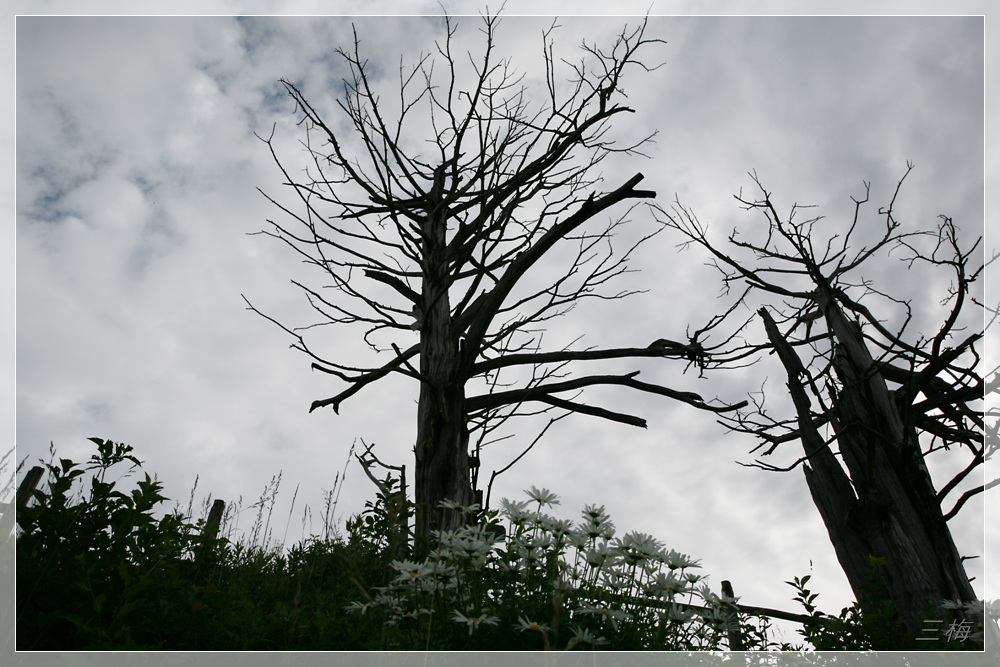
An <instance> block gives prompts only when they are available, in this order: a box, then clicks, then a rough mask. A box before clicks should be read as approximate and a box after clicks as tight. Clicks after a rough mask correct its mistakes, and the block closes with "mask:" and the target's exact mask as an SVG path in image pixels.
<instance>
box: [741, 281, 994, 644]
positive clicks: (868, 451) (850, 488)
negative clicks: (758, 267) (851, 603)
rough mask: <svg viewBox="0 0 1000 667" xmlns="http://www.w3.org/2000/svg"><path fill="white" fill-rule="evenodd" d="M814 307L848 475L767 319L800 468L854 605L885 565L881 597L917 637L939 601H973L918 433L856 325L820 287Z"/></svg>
mask: <svg viewBox="0 0 1000 667" xmlns="http://www.w3.org/2000/svg"><path fill="white" fill-rule="evenodd" d="M817 305H818V306H819V308H820V311H821V312H822V313H824V314H825V316H826V319H827V323H828V325H829V327H830V330H831V331H832V333H833V335H834V338H835V340H836V348H835V354H834V358H833V365H834V369H835V371H836V372H837V375H838V379H839V381H840V387H839V388H835V387H831V388H830V392H831V399H832V401H833V414H832V423H833V426H834V432H835V434H836V440H837V444H838V448H839V450H840V453H841V455H842V457H843V460H844V465H846V467H847V471H846V472H845V471H844V468H843V467H842V466H841V464H840V462H839V461H838V460H837V458H836V457H835V456H834V454H833V452H831V451H830V448H829V446H828V445H827V444H826V443H825V442H824V441H823V439H822V437H821V436H820V434H819V433H818V432H817V429H816V427H815V426H814V424H813V420H812V416H811V414H810V402H809V398H808V395H807V394H806V391H805V386H804V383H803V379H804V377H805V370H804V368H803V367H802V364H801V362H800V360H799V358H798V356H797V355H796V353H795V351H794V350H793V348H792V347H791V345H790V344H789V343H788V341H787V340H786V339H785V338H784V337H783V336H782V335H781V334H780V332H779V331H778V328H777V326H776V325H775V323H774V321H773V319H772V318H771V317H770V315H769V314H768V312H767V311H766V310H764V309H761V311H760V315H761V317H762V318H763V320H764V325H765V328H766V330H767V334H768V338H769V340H770V341H771V343H772V345H774V348H775V350H776V351H777V352H778V355H779V357H780V359H781V361H782V364H783V365H784V366H785V370H786V371H787V373H788V387H789V390H790V392H791V395H792V398H793V401H794V402H795V408H796V412H797V416H798V425H799V429H800V434H801V437H802V443H803V447H804V449H805V453H806V456H807V457H808V462H807V464H806V465H804V466H803V470H804V471H805V476H806V481H807V483H808V485H809V490H810V493H811V494H812V497H813V500H814V502H815V504H816V507H817V508H818V509H819V511H820V514H821V516H822V517H823V522H824V523H825V524H826V527H827V531H828V532H829V534H830V539H831V541H832V543H833V546H834V549H835V550H836V553H837V558H838V560H839V561H840V564H841V566H842V567H843V568H844V572H845V574H846V575H847V578H848V581H849V582H850V584H851V588H852V589H853V591H854V594H855V596H856V598H857V600H858V601H859V602H860V603H861V604H862V605H864V604H865V603H866V602H869V601H870V600H871V598H872V596H873V595H877V594H878V593H879V591H877V590H872V588H871V585H870V579H869V574H870V571H871V570H870V567H871V566H870V564H869V559H870V557H872V556H874V557H876V558H879V559H882V561H884V563H885V564H884V565H883V566H881V567H880V572H879V573H880V575H881V580H880V583H881V586H882V591H881V594H884V595H886V596H887V597H888V599H890V600H892V601H893V603H894V605H895V609H896V612H897V614H898V617H899V620H900V621H901V622H902V623H903V625H904V626H905V627H906V630H907V632H908V634H909V636H910V637H913V638H916V637H918V636H920V632H921V628H922V624H923V619H922V617H921V614H927V613H931V614H933V613H934V610H935V609H936V608H937V605H938V604H939V603H940V601H941V600H963V601H971V600H975V599H976V596H975V593H974V591H973V589H972V586H971V584H970V583H969V580H968V576H967V575H966V572H965V568H964V567H963V565H962V561H961V558H960V556H959V553H958V550H957V548H956V547H955V544H954V541H953V540H952V537H951V533H950V532H949V530H948V527H947V525H946V523H945V520H944V517H943V515H942V512H941V506H940V503H939V502H938V500H937V494H936V492H935V490H934V487H933V484H932V482H931V479H930V475H929V474H928V472H927V469H926V467H925V465H924V462H923V458H922V456H921V450H920V443H919V442H918V440H917V434H916V430H915V429H913V428H912V427H909V428H907V427H906V426H905V425H904V422H903V420H902V419H901V416H900V413H899V410H898V408H897V406H896V404H895V402H894V401H893V399H892V394H891V392H890V391H889V390H888V388H887V386H886V383H885V379H884V378H883V377H882V376H881V374H880V373H879V372H878V371H877V368H876V366H875V365H874V363H873V361H872V358H871V355H870V353H869V352H868V349H867V347H866V345H865V343H864V340H863V338H862V336H861V331H860V328H859V327H858V325H857V324H855V323H853V322H850V321H849V320H848V319H847V318H846V317H845V316H844V313H843V311H842V310H841V308H840V306H839V305H838V304H837V303H836V301H835V300H834V299H833V298H832V297H831V296H830V295H828V294H826V293H824V291H823V290H820V291H819V292H818V295H817Z"/></svg>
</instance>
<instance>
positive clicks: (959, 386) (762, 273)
mask: <svg viewBox="0 0 1000 667" xmlns="http://www.w3.org/2000/svg"><path fill="white" fill-rule="evenodd" d="M911 169H912V165H908V168H907V171H906V174H909V172H910V170H911ZM905 178H906V175H904V176H903V179H900V181H899V183H898V184H897V187H896V194H894V195H893V198H892V201H891V202H890V204H889V205H888V206H887V207H885V208H883V209H881V210H880V211H879V213H880V215H881V217H882V218H883V219H884V228H883V229H882V233H881V234H880V236H879V237H878V238H875V239H874V240H872V242H870V244H869V245H866V246H863V247H860V248H855V247H853V246H854V244H855V243H856V240H855V238H854V237H855V236H856V235H857V232H858V229H859V227H861V228H864V227H867V228H868V229H871V223H868V224H867V225H866V224H865V223H866V222H867V221H864V222H861V221H859V216H860V213H861V211H862V208H863V205H864V204H865V203H867V201H868V185H867V184H866V186H865V187H866V193H865V197H864V198H862V199H860V200H858V199H856V200H854V201H855V207H854V216H853V219H852V220H850V222H849V224H843V225H836V226H835V227H834V229H832V230H831V229H830V228H829V227H828V226H827V223H823V222H822V220H823V219H822V218H821V217H814V218H811V219H808V220H797V219H796V214H797V213H801V208H802V207H797V206H796V207H793V208H792V210H791V213H790V214H789V215H788V216H787V217H786V218H783V217H781V216H780V215H779V213H778V211H777V209H776V208H775V205H774V203H773V200H772V199H771V196H770V193H768V192H767V191H766V190H765V189H764V187H763V186H762V185H761V184H760V181H759V180H758V179H757V177H756V175H754V176H753V179H754V182H755V184H756V186H757V187H758V188H759V192H760V196H759V198H757V199H745V198H743V197H742V196H737V199H738V200H739V201H740V203H741V204H742V205H743V206H744V207H745V208H747V209H749V210H755V211H760V212H761V213H763V218H764V222H765V225H764V229H763V231H762V232H761V233H760V234H759V235H756V236H754V235H753V233H752V232H751V233H747V232H746V230H741V231H743V232H744V233H741V234H739V235H738V234H737V233H736V232H735V231H734V232H733V234H732V235H730V236H729V238H728V245H723V246H719V245H716V244H714V243H713V242H712V241H710V240H709V238H708V236H707V230H706V228H705V227H704V226H703V225H702V224H701V223H700V222H699V221H698V219H697V218H696V217H695V215H694V214H693V213H692V212H691V211H690V210H689V209H686V208H684V207H683V206H681V205H680V204H679V203H678V204H677V205H675V206H674V208H673V209H672V210H671V211H669V212H665V213H666V217H665V223H666V224H667V225H668V226H669V227H672V228H673V229H675V230H677V231H679V232H681V233H682V234H683V235H684V236H685V237H686V240H685V244H694V245H700V246H701V247H703V248H704V249H706V250H707V251H708V252H709V253H710V255H711V257H712V262H713V263H714V265H715V266H716V267H717V268H718V269H719V270H720V271H721V273H722V280H723V284H724V286H725V290H726V291H727V292H728V291H729V289H730V288H732V287H735V286H737V285H741V286H742V287H743V288H744V289H743V291H742V294H741V296H740V297H739V299H738V300H737V305H739V304H744V305H749V304H751V303H754V302H755V301H756V303H758V304H761V303H763V304H764V305H762V307H760V308H759V310H758V311H757V314H758V315H759V317H760V320H761V321H762V323H763V330H764V337H763V340H761V339H760V338H759V337H758V338H757V341H756V342H751V341H748V337H752V333H750V331H752V326H751V325H752V320H753V318H752V317H751V319H750V320H747V321H746V322H742V323H737V324H738V326H734V327H732V328H729V329H725V327H724V326H723V322H725V321H726V320H731V319H733V318H732V314H733V313H735V312H737V311H736V310H735V306H734V308H732V309H730V310H729V311H728V312H727V313H726V315H725V316H720V317H717V318H714V319H713V320H712V321H710V322H709V324H708V326H707V327H706V328H705V329H703V330H702V331H701V332H700V333H701V334H702V335H705V334H707V333H708V332H710V331H713V330H715V333H716V334H719V333H720V332H722V331H723V330H725V331H727V333H726V334H724V335H723V338H724V340H723V341H721V342H719V343H717V344H714V345H713V344H706V354H707V355H708V359H709V361H708V363H707V367H708V368H722V369H724V368H728V367H732V366H738V365H745V364H746V363H747V362H748V361H750V360H751V359H753V358H755V357H757V356H758V355H759V354H760V353H761V352H762V351H765V350H766V351H769V352H772V353H776V355H777V357H778V359H780V361H781V363H782V365H783V366H784V369H785V371H786V375H787V388H788V391H789V393H790V395H791V399H792V403H793V405H794V415H793V416H791V417H785V418H775V417H773V416H772V415H771V414H769V413H768V412H767V411H766V410H765V407H764V403H763V397H762V395H761V398H755V399H754V401H753V403H754V405H753V408H752V409H750V410H748V411H743V410H741V411H739V412H738V413H737V414H736V415H735V416H733V417H731V418H724V419H723V421H722V423H724V424H726V425H727V426H729V427H730V428H733V429H735V430H737V431H741V432H745V433H750V434H753V435H754V436H756V437H757V438H759V439H760V440H761V441H762V443H761V445H759V446H758V447H757V448H755V450H754V451H757V449H760V448H761V447H764V446H768V447H767V449H766V450H765V451H764V452H763V455H764V456H768V455H771V454H773V453H774V452H775V451H776V450H777V448H778V446H779V445H782V444H784V443H789V442H794V441H800V442H801V444H802V448H803V450H804V452H803V454H804V455H803V456H801V457H800V458H798V460H796V461H795V462H794V463H793V464H792V465H790V466H786V467H780V466H775V465H773V464H767V463H764V462H763V461H761V460H760V459H758V460H757V461H756V462H755V463H754V464H752V465H754V466H757V467H761V468H764V469H767V470H772V471H787V470H792V469H794V468H795V467H797V466H799V465H801V466H802V469H803V471H804V473H805V477H806V481H807V483H808V486H809V490H810V493H811V495H812V499H813V502H814V503H815V505H816V507H817V508H818V510H819V512H820V514H821V516H822V517H823V521H824V523H825V524H826V527H827V531H828V532H829V534H830V539H831V541H832V543H833V546H834V549H835V550H836V553H837V557H838V559H839V561H840V563H841V566H842V567H843V569H844V572H845V573H846V575H847V578H848V581H849V582H850V584H851V587H852V588H853V590H854V593H855V595H856V596H857V599H858V601H859V602H861V603H862V605H865V604H866V603H867V602H869V601H870V599H871V597H872V596H873V595H876V593H874V592H873V591H872V589H871V587H870V585H868V582H869V573H870V567H871V562H872V561H871V557H875V558H876V559H880V560H878V561H876V562H879V563H882V565H881V567H880V573H881V575H882V578H881V581H882V584H883V589H882V591H881V594H883V595H887V596H888V598H889V599H891V600H892V601H893V603H894V605H895V607H896V610H897V612H898V614H899V620H900V621H901V622H902V623H903V624H904V625H905V626H906V628H907V630H908V632H909V636H910V637H913V638H915V637H918V636H920V630H921V624H922V617H921V614H925V613H932V614H933V613H935V609H936V608H937V605H939V604H940V602H941V601H942V600H960V601H972V600H975V594H974V592H973V589H972V586H971V585H970V583H969V579H968V576H967V574H966V572H965V568H964V566H963V562H962V561H963V559H962V557H961V556H960V554H959V552H958V549H957V548H956V547H955V543H954V541H953V539H952V535H951V532H950V531H949V529H948V525H947V521H948V520H949V519H950V518H952V517H953V516H955V515H956V513H957V512H958V511H959V509H960V508H961V507H962V506H963V505H964V504H965V502H966V501H967V500H969V498H971V497H974V496H975V495H976V494H978V493H981V492H983V491H984V490H986V488H988V487H989V486H993V485H995V484H996V483H997V482H996V480H994V481H993V482H991V483H989V484H979V485H975V486H974V487H972V488H969V489H967V490H965V491H964V493H962V495H961V496H959V497H958V498H957V499H954V498H953V496H954V493H953V492H955V491H956V489H957V488H959V485H960V484H962V482H963V481H967V480H969V479H970V477H969V476H970V475H971V474H972V473H973V472H974V471H976V470H977V469H980V466H982V464H983V461H984V458H985V456H986V455H987V453H988V452H987V445H986V444H985V443H984V431H985V423H984V413H983V398H984V388H985V387H984V382H983V377H982V369H981V363H980V362H981V360H980V357H979V354H978V352H977V349H976V346H977V344H978V343H979V342H980V339H982V337H983V332H982V331H981V330H979V328H978V323H976V321H975V320H974V319H972V320H971V321H972V322H973V326H972V327H971V329H970V330H963V324H968V322H969V321H970V318H969V316H968V314H967V313H966V312H965V311H966V309H967V307H968V305H969V303H970V299H972V297H973V296H974V294H975V292H974V291H972V288H973V286H974V283H975V282H976V280H977V279H978V278H979V276H980V274H981V272H982V270H983V264H981V263H980V262H979V261H978V257H979V254H978V253H977V248H978V247H979V240H977V241H975V242H974V243H972V244H971V247H969V248H968V249H963V246H962V244H961V243H960V240H959V235H958V230H957V227H956V225H955V224H954V223H953V221H952V220H951V219H950V218H946V217H941V218H939V220H940V223H939V224H938V225H937V228H936V229H933V230H927V229H925V230H923V231H915V232H903V231H902V230H901V229H900V223H899V222H898V221H897V220H896V218H895V215H894V212H893V204H894V203H895V200H896V195H898V193H899V190H900V187H901V186H902V183H903V180H905ZM859 222H860V225H859ZM928 241H929V242H928ZM890 249H892V250H897V251H901V252H902V253H903V254H904V255H905V256H904V258H903V259H904V261H905V263H906V264H907V268H911V267H913V266H914V265H916V264H927V265H930V266H931V267H932V268H934V269H940V270H942V271H947V272H949V273H950V274H951V275H950V276H948V277H950V279H951V287H950V289H949V290H948V292H947V294H945V295H944V296H945V300H944V301H943V302H942V304H943V306H944V313H943V319H942V323H941V324H940V326H939V328H938V330H937V332H936V333H935V334H934V335H933V336H927V337H925V336H922V335H911V334H910V331H909V329H910V324H911V320H912V319H913V311H912V309H911V304H910V303H909V302H908V301H905V300H903V299H901V298H899V297H898V296H892V295H889V294H887V293H884V292H880V291H879V288H878V287H876V285H875V284H874V282H873V281H872V280H871V279H863V278H860V279H859V278H857V277H856V276H858V275H860V271H861V267H862V265H864V267H865V270H866V271H868V272H869V276H870V274H871V272H872V269H873V268H874V267H873V266H872V265H873V264H874V263H875V262H878V261H883V262H884V261H886V257H884V256H883V252H884V251H888V250H890ZM977 267H978V268H977ZM885 268H887V267H885ZM932 284H933V283H927V285H926V286H927V287H928V288H931V287H932ZM897 294H898V292H897ZM779 299H780V301H779V302H777V303H776V301H777V300H779ZM972 300H974V299H972ZM880 301H881V303H879V302H880ZM978 305H982V304H981V303H978ZM894 314H895V315H899V317H898V319H896V320H895V321H893V318H892V315H894ZM963 315H964V318H963ZM963 319H964V321H963ZM734 329H735V331H736V333H735V334H734V333H733V331H734ZM803 359H804V361H803ZM943 450H948V452H949V454H948V455H949V456H960V455H961V454H960V453H963V452H964V455H965V456H966V457H967V461H966V462H965V464H964V467H963V468H962V470H961V471H960V472H958V473H957V474H955V475H954V477H953V478H952V479H950V480H949V481H947V482H946V483H945V484H943V485H942V486H941V488H940V489H936V488H935V487H934V484H933V483H932V480H931V476H930V474H929V472H928V468H927V465H926V463H925V458H927V457H928V456H929V455H931V454H932V453H934V452H938V451H943ZM971 479H972V480H974V479H975V477H972V478H971ZM946 503H947V505H950V509H945V504H946Z"/></svg>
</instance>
